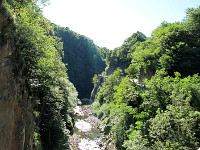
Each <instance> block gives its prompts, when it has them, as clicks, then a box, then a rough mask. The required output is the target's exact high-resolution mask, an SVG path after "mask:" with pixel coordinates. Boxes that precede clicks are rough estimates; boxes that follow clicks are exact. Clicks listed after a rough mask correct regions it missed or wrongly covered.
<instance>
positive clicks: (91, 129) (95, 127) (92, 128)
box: [70, 105, 107, 150]
mask: <svg viewBox="0 0 200 150" xmlns="http://www.w3.org/2000/svg"><path fill="white" fill-rule="evenodd" d="M74 111H75V126H74V134H73V136H72V137H71V139H70V143H71V148H73V149H74V150H106V149H107V148H106V145H105V140H104V136H103V133H101V131H100V129H99V125H100V120H99V119H98V118H96V117H95V116H94V115H93V114H92V110H91V106H90V105H82V106H77V107H76V108H75V110H74Z"/></svg>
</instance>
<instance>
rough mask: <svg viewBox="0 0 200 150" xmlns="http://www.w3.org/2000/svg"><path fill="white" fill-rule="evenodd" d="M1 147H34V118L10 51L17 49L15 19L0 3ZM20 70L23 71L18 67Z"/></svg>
mask: <svg viewBox="0 0 200 150" xmlns="http://www.w3.org/2000/svg"><path fill="white" fill-rule="evenodd" d="M0 18H1V19H0V150H32V149H34V148H33V132H34V118H33V115H32V105H31V102H30V101H29V100H28V92H27V88H26V86H25V84H24V83H22V82H17V81H16V77H15V76H14V73H13V69H14V68H13V65H12V64H14V63H17V62H13V61H12V60H11V57H10V56H11V54H12V53H13V52H14V51H15V44H14V39H13V37H12V34H11V31H12V30H14V29H13V28H12V26H13V20H12V19H10V16H9V14H8V13H7V9H6V8H5V7H4V6H3V4H2V1H1V2H0ZM18 71H19V73H20V70H18Z"/></svg>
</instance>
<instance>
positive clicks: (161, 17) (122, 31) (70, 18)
mask: <svg viewBox="0 0 200 150" xmlns="http://www.w3.org/2000/svg"><path fill="white" fill-rule="evenodd" d="M50 2H51V4H50V5H49V6H46V7H45V8H44V9H43V11H44V16H45V17H46V18H48V19H49V20H51V21H52V22H53V23H55V24H58V25H60V26H62V27H69V28H70V29H71V30H73V31H75V32H77V33H79V34H82V35H85V36H86V37H88V38H90V39H92V40H93V41H94V43H95V44H96V45H98V46H100V47H107V48H109V49H111V50H112V49H114V48H116V47H119V46H121V44H122V43H123V41H124V40H125V39H126V38H128V37H129V36H131V35H132V34H133V33H134V32H136V31H140V32H142V33H144V34H145V35H146V36H150V35H151V32H152V31H153V30H154V29H155V28H156V27H157V26H159V25H160V23H161V22H162V21H167V22H176V21H182V20H183V19H184V17H185V10H186V9H187V8H191V7H194V8H197V7H198V6H199V5H200V0H50Z"/></svg>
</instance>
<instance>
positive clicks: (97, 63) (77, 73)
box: [55, 26, 108, 98]
mask: <svg viewBox="0 0 200 150" xmlns="http://www.w3.org/2000/svg"><path fill="white" fill-rule="evenodd" d="M55 32H56V36H58V37H61V40H62V42H63V51H64V58H63V62H64V63H66V64H67V68H68V71H67V73H68V75H69V80H70V81H71V82H72V83H73V84H74V86H75V87H76V89H77V91H78V93H79V98H89V97H90V93H91V91H92V88H93V84H92V78H93V76H94V75H95V74H99V73H101V72H102V71H104V69H105V67H106V65H105V60H104V59H105V57H106V52H107V51H108V49H106V48H99V47H98V46H96V45H95V44H94V43H93V41H92V40H91V39H89V38H87V37H85V36H83V35H79V34H77V33H75V32H73V31H71V30H69V29H68V28H63V27H59V26H55Z"/></svg>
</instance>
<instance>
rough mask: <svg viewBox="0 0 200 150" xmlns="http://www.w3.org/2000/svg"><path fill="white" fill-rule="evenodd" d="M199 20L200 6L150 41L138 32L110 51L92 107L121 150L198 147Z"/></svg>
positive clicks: (166, 25) (163, 25)
mask: <svg viewBox="0 0 200 150" xmlns="http://www.w3.org/2000/svg"><path fill="white" fill-rule="evenodd" d="M199 22H200V7H199V8H196V9H193V8H192V9H188V10H187V15H186V18H185V20H184V21H182V22H176V23H167V22H163V23H161V25H160V26H159V27H158V28H156V29H155V30H154V31H153V33H152V35H151V37H149V38H146V37H145V35H144V34H142V33H141V32H136V33H134V34H133V35H132V36H131V37H129V38H128V39H127V40H125V41H124V44H123V45H122V46H121V47H119V48H116V49H115V50H113V51H111V52H109V53H108V55H107V57H106V64H107V68H106V73H107V75H109V76H108V77H107V78H104V79H103V82H101V84H100V86H99V89H98V90H96V91H98V92H97V95H96V97H95V102H94V103H93V108H94V111H95V112H96V114H97V116H98V117H99V118H101V119H102V120H103V122H104V124H105V126H106V129H110V130H109V131H107V132H108V133H110V134H112V135H113V136H114V140H113V142H114V143H115V145H116V146H117V149H127V150H141V149H144V150H147V149H174V150H175V149H176V150H177V149H185V150H189V149H191V150H193V149H198V147H199V142H200V136H199V135H200V133H199V131H200V130H199V123H200V107H199V102H200V88H199V87H200V86H199V85H200V78H199V76H198V73H200V70H199V63H200V61H199V60H200V45H199V38H200V35H199V33H200V32H199V29H200V28H199V27H200V26H199ZM105 77H106V76H105ZM98 82H100V81H97V80H96V78H95V77H94V84H95V85H96V84H97V83H98Z"/></svg>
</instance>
